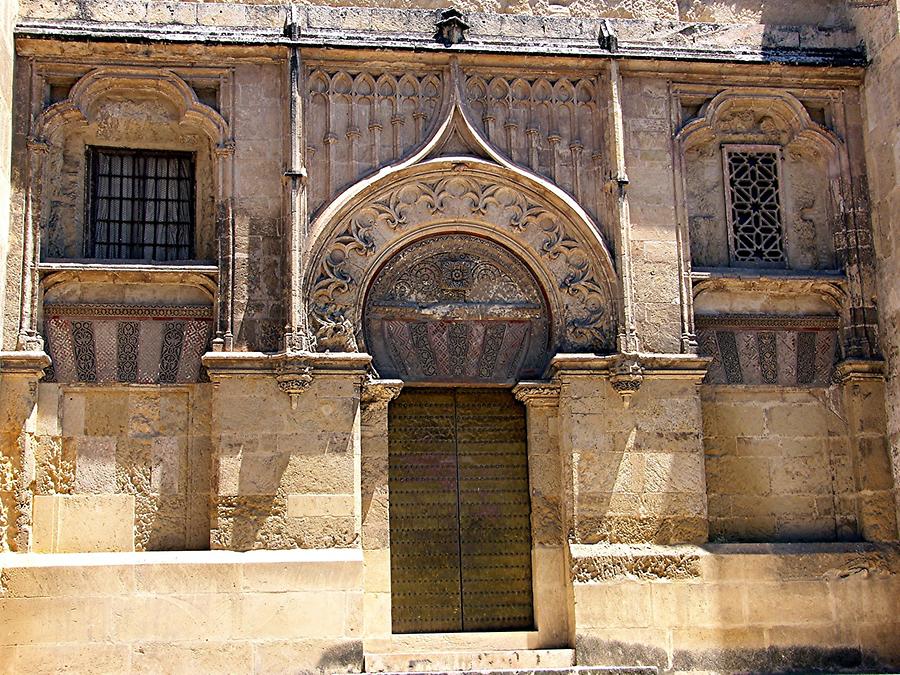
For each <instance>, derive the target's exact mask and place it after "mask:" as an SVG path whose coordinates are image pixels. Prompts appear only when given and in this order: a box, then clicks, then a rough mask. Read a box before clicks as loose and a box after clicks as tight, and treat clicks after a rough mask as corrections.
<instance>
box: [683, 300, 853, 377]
mask: <svg viewBox="0 0 900 675" xmlns="http://www.w3.org/2000/svg"><path fill="white" fill-rule="evenodd" d="M730 318H731V320H729V319H728V318H726V317H722V318H718V317H702V318H701V317H697V338H698V342H699V347H700V355H701V356H707V357H711V358H712V362H711V363H710V365H709V371H708V372H707V375H706V379H705V380H704V382H706V383H707V384H759V385H781V386H785V387H797V386H800V387H804V386H806V387H810V386H813V387H822V386H828V385H829V384H830V383H831V375H832V371H833V370H834V365H835V364H836V363H837V361H838V357H839V350H838V344H839V343H838V334H837V330H836V329H835V328H834V327H832V326H831V325H830V324H832V323H833V322H832V321H823V322H822V323H823V324H824V325H818V326H817V325H815V322H814V321H801V320H798V322H797V323H798V324H805V325H796V326H792V325H790V322H788V321H784V320H779V321H778V322H777V323H778V324H779V325H774V326H772V325H770V326H767V325H765V321H764V320H757V321H753V320H752V319H751V317H749V316H748V317H746V319H747V320H744V321H741V320H735V317H733V316H732V317H730ZM754 324H755V325H754Z"/></svg>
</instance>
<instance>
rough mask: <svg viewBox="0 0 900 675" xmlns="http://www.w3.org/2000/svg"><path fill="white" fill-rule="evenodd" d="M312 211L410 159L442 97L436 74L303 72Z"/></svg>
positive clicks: (328, 69) (440, 76)
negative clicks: (360, 181) (383, 169)
mask: <svg viewBox="0 0 900 675" xmlns="http://www.w3.org/2000/svg"><path fill="white" fill-rule="evenodd" d="M306 81H307V91H308V94H307V95H308V105H307V109H306V128H305V131H306V134H305V135H306V138H307V143H306V162H307V166H308V170H309V206H310V211H311V212H315V211H317V210H319V209H320V208H321V207H322V205H324V204H325V203H327V202H328V201H330V200H331V199H332V198H333V197H334V196H335V195H336V194H338V193H339V192H340V191H341V190H343V189H344V188H346V187H348V186H349V185H351V184H352V183H354V182H356V181H357V180H358V179H360V178H362V177H364V176H366V175H369V174H371V173H372V172H374V171H375V170H377V169H380V168H381V167H383V166H387V165H389V164H393V163H395V162H397V161H399V160H400V159H402V158H404V157H405V156H406V155H408V154H409V153H410V152H411V151H412V150H413V149H414V148H416V147H417V146H418V145H420V144H421V143H422V142H423V141H424V140H425V139H426V138H427V137H428V135H429V134H430V133H431V131H432V129H433V127H434V125H435V124H436V123H437V112H438V110H439V109H440V107H441V100H442V98H443V95H444V94H443V88H444V84H443V81H444V77H443V73H442V72H441V71H440V70H421V71H415V70H408V71H406V72H402V73H394V72H386V71H383V70H382V71H379V70H359V69H351V68H340V67H335V66H324V65H323V66H320V67H314V68H312V69H311V70H310V71H309V72H308V73H307V79H306Z"/></svg>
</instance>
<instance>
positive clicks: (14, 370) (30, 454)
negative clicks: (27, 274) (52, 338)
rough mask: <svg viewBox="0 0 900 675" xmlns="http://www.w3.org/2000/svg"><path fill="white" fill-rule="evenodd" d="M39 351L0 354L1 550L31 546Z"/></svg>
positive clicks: (44, 360) (44, 362)
mask: <svg viewBox="0 0 900 675" xmlns="http://www.w3.org/2000/svg"><path fill="white" fill-rule="evenodd" d="M49 365H50V357H49V356H47V355H46V354H45V353H44V352H41V351H39V352H0V552H3V551H10V550H12V551H22V552H25V551H28V550H29V547H30V544H31V508H32V497H33V494H32V488H33V485H32V484H33V482H34V478H35V459H34V442H35V441H34V434H35V430H36V429H35V427H36V422H37V420H36V417H37V391H38V381H39V380H40V379H41V378H42V377H43V376H44V369H45V368H47V367H48V366H49Z"/></svg>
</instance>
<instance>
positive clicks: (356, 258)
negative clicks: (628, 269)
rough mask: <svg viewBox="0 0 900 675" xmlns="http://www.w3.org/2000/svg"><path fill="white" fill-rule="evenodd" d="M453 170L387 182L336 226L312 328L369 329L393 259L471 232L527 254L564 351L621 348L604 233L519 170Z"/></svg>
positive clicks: (433, 165)
mask: <svg viewBox="0 0 900 675" xmlns="http://www.w3.org/2000/svg"><path fill="white" fill-rule="evenodd" d="M447 164H448V162H445V161H441V160H433V161H431V162H426V163H424V164H423V165H419V167H416V168H414V169H413V170H411V171H410V174H411V175H409V176H407V177H405V178H395V179H393V180H391V181H390V182H388V181H385V185H383V187H381V189H378V190H376V191H374V192H373V193H372V194H371V195H370V196H369V197H368V198H367V199H365V200H361V201H360V202H359V203H358V204H357V205H356V206H355V207H354V208H352V209H345V210H344V211H343V214H342V215H339V216H338V217H337V218H335V221H336V224H335V225H333V226H332V227H333V229H332V230H331V231H332V234H331V235H329V236H327V237H322V240H321V241H322V244H321V247H320V248H319V249H318V251H317V252H316V253H315V257H314V259H313V263H312V265H311V275H312V276H311V277H310V279H309V282H308V283H309V284H310V286H309V288H310V291H309V297H310V304H311V308H310V310H311V323H312V325H313V326H315V327H318V328H319V330H320V331H321V330H322V329H323V327H327V326H330V325H333V324H339V323H343V322H344V321H349V322H350V323H351V324H352V325H354V326H356V327H357V330H359V327H360V326H361V325H362V324H361V320H360V319H361V315H362V302H363V300H362V295H363V293H364V291H365V289H366V288H367V285H368V281H369V279H371V278H372V275H374V273H375V270H376V268H377V267H378V265H379V263H380V262H382V261H383V260H385V259H386V257H387V256H388V255H389V254H390V252H391V251H394V250H399V248H401V247H402V244H403V242H406V241H408V240H409V239H410V238H411V237H414V236H416V235H417V234H424V233H425V232H431V233H434V234H437V233H439V232H441V231H442V230H443V231H447V230H450V231H455V232H461V231H465V232H467V233H470V234H475V235H481V236H489V237H492V238H499V240H500V241H501V243H507V245H508V246H509V247H511V248H512V249H513V250H516V251H517V252H518V253H519V254H524V255H525V256H526V263H527V264H529V265H530V266H531V267H532V269H534V270H535V271H536V272H538V277H539V282H540V283H541V284H542V286H544V291H545V292H546V293H547V294H548V295H549V296H550V298H549V299H550V305H551V306H550V310H551V313H553V314H554V319H555V324H556V325H555V330H554V335H553V340H552V341H553V343H554V347H555V348H556V349H565V350H569V351H597V352H607V351H610V350H612V348H613V336H614V323H615V315H616V312H615V305H614V300H613V294H612V292H611V287H610V279H611V278H612V275H611V264H610V263H609V258H608V254H606V251H605V249H604V248H603V245H602V243H601V242H600V240H599V237H598V236H597V235H596V233H593V232H591V233H590V234H585V233H584V230H583V229H581V228H584V227H585V224H583V225H582V226H581V228H579V227H578V226H577V225H576V222H575V221H573V220H572V219H571V218H570V217H567V216H565V215H563V212H561V211H560V210H558V209H557V208H556V207H555V206H553V205H552V203H551V202H550V201H549V200H546V198H544V197H543V196H541V195H539V194H538V193H536V192H535V191H534V190H533V189H531V188H530V187H529V186H528V183H527V182H525V181H524V180H523V181H522V183H518V184H517V183H515V182H513V181H512V180H511V179H510V178H509V177H507V176H505V175H504V174H505V173H506V172H507V171H509V170H505V171H504V170H503V169H502V168H501V167H497V166H495V165H491V164H488V163H486V162H481V161H478V160H467V162H466V164H465V165H463V164H461V163H459V162H453V163H452V165H451V166H447ZM588 227H590V226H588ZM579 230H580V231H579ZM592 239H593V241H591V240H592ZM603 261H605V263H604V262H603ZM358 337H359V336H358Z"/></svg>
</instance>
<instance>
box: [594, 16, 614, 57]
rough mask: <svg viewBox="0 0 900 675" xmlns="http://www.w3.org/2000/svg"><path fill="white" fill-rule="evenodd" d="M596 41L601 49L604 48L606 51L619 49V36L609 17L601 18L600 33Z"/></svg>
mask: <svg viewBox="0 0 900 675" xmlns="http://www.w3.org/2000/svg"><path fill="white" fill-rule="evenodd" d="M597 42H598V43H599V44H600V48H601V49H605V50H606V51H608V52H615V51H618V50H619V36H618V35H616V30H615V28H613V25H612V24H611V23H610V21H609V19H603V21H601V22H600V33H599V35H597Z"/></svg>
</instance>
